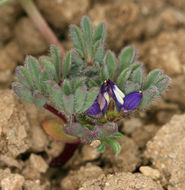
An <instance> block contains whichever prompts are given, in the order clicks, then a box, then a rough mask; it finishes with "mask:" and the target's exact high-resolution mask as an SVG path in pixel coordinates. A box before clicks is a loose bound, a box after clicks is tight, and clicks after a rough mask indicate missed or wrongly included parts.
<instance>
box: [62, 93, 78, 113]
mask: <svg viewBox="0 0 185 190" xmlns="http://www.w3.org/2000/svg"><path fill="white" fill-rule="evenodd" d="M63 100H64V108H65V112H66V113H67V114H70V115H71V114H73V113H74V111H75V110H74V106H75V105H74V95H73V94H71V95H69V96H66V95H65V94H64V95H63Z"/></svg>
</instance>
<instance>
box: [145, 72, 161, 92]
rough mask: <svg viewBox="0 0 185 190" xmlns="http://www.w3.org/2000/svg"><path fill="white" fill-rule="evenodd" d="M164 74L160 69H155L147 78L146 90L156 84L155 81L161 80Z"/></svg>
mask: <svg viewBox="0 0 185 190" xmlns="http://www.w3.org/2000/svg"><path fill="white" fill-rule="evenodd" d="M161 74H162V71H161V70H159V69H155V70H153V71H151V72H150V73H149V74H148V76H147V80H146V83H145V85H144V88H143V89H144V90H146V89H148V88H149V87H150V86H151V85H152V84H153V83H155V81H156V80H157V79H159V76H160V75H161Z"/></svg>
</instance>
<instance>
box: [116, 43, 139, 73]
mask: <svg viewBox="0 0 185 190" xmlns="http://www.w3.org/2000/svg"><path fill="white" fill-rule="evenodd" d="M135 59H136V50H135V48H133V47H131V46H128V47H126V48H124V49H123V50H122V51H121V53H120V55H119V73H121V72H122V71H123V70H124V69H126V68H127V67H129V66H130V64H132V63H133V62H134V60H135Z"/></svg>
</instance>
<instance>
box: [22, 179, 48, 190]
mask: <svg viewBox="0 0 185 190" xmlns="http://www.w3.org/2000/svg"><path fill="white" fill-rule="evenodd" d="M46 189H51V188H50V184H49V182H45V183H44V185H41V184H40V180H34V181H32V180H26V181H25V183H24V190H46Z"/></svg>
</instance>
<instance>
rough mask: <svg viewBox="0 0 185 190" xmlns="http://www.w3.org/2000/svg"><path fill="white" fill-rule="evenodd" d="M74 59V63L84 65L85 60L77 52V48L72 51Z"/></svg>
mask: <svg viewBox="0 0 185 190" xmlns="http://www.w3.org/2000/svg"><path fill="white" fill-rule="evenodd" d="M72 61H73V62H74V64H78V65H83V63H84V61H83V60H82V58H81V57H80V56H79V55H78V54H77V53H76V52H75V50H73V51H72Z"/></svg>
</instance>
